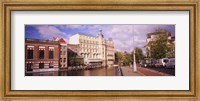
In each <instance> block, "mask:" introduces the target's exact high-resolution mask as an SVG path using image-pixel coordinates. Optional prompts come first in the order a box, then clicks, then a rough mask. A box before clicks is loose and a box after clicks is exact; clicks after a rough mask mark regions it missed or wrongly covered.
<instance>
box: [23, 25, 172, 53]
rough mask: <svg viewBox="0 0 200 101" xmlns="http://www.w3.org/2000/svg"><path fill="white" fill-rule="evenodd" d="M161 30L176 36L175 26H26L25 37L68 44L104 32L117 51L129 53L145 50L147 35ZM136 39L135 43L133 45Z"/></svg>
mask: <svg viewBox="0 0 200 101" xmlns="http://www.w3.org/2000/svg"><path fill="white" fill-rule="evenodd" d="M158 28H161V29H165V30H167V31H169V32H171V34H172V36H175V25H151V24H150V25H110V24H107V25H93V24H92V25H25V37H26V38H33V39H44V40H47V39H52V38H53V37H61V38H64V39H65V41H66V42H68V40H69V37H70V36H72V35H75V34H77V33H83V34H89V35H93V36H97V34H98V33H99V30H100V29H101V30H102V31H103V35H104V37H105V38H106V39H108V38H112V39H113V41H114V45H115V49H116V50H118V51H128V52H130V51H131V50H132V49H133V46H134V45H135V47H139V48H142V49H144V45H145V44H146V34H147V33H148V32H154V31H155V30H156V29H158ZM133 38H134V43H133Z"/></svg>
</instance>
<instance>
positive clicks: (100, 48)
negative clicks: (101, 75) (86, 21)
mask: <svg viewBox="0 0 200 101" xmlns="http://www.w3.org/2000/svg"><path fill="white" fill-rule="evenodd" d="M69 44H76V45H79V47H80V51H79V52H78V55H79V56H81V57H83V58H84V63H85V64H90V63H93V64H95V63H96V64H103V65H104V66H111V65H113V64H114V59H115V57H114V56H115V55H114V52H115V50H114V43H113V40H112V39H111V38H110V39H108V40H106V39H105V38H104V36H103V34H102V30H100V32H99V34H98V36H91V35H86V34H80V33H78V34H76V35H73V36H71V37H70V39H69Z"/></svg>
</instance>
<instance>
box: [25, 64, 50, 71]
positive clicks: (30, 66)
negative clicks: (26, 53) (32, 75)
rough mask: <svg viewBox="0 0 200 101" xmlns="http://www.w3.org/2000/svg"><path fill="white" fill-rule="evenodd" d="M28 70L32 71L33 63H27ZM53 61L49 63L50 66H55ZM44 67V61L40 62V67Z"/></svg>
mask: <svg viewBox="0 0 200 101" xmlns="http://www.w3.org/2000/svg"><path fill="white" fill-rule="evenodd" d="M26 66H27V71H32V70H33V63H27V64H26ZM53 67H54V66H53V63H49V68H53ZM43 68H44V63H39V69H43Z"/></svg>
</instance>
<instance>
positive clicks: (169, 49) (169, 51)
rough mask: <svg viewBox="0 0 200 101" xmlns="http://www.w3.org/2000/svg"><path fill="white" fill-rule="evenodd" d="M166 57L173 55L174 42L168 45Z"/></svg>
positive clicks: (172, 56)
mask: <svg viewBox="0 0 200 101" xmlns="http://www.w3.org/2000/svg"><path fill="white" fill-rule="evenodd" d="M166 57H167V58H174V57H175V45H174V44H172V45H170V46H168V49H167V54H166Z"/></svg>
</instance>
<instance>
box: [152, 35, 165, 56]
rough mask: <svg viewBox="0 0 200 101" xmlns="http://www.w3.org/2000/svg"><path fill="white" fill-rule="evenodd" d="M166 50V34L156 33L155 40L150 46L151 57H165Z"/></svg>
mask: <svg viewBox="0 0 200 101" xmlns="http://www.w3.org/2000/svg"><path fill="white" fill-rule="evenodd" d="M167 50H168V46H167V36H166V35H164V34H161V35H157V37H156V40H155V41H153V42H152V44H151V46H150V54H151V58H154V59H161V58H165V57H166V53H167Z"/></svg>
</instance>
